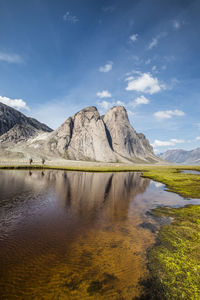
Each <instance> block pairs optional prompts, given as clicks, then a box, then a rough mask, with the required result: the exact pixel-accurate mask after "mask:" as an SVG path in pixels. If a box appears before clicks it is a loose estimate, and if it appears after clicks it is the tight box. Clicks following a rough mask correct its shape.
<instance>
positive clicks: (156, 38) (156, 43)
mask: <svg viewBox="0 0 200 300" xmlns="http://www.w3.org/2000/svg"><path fill="white" fill-rule="evenodd" d="M166 35H167V33H166V32H162V33H161V34H159V35H157V36H156V37H154V38H153V39H152V40H151V42H150V44H149V46H148V49H149V50H151V49H153V48H154V47H156V46H157V45H158V42H159V40H160V39H162V38H164V37H165V36H166Z"/></svg>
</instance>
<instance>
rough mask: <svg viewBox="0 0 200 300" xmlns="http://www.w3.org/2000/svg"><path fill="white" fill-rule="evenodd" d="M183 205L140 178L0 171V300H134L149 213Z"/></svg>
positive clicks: (150, 230) (142, 273) (143, 270)
mask: <svg viewBox="0 0 200 300" xmlns="http://www.w3.org/2000/svg"><path fill="white" fill-rule="evenodd" d="M193 202H194V203H195V200H193ZM187 203H188V202H187ZM190 203H191V202H190ZM184 204H186V200H183V199H182V198H181V197H180V196H178V195H176V194H172V193H168V192H166V191H164V188H163V185H162V184H160V183H154V182H151V181H150V180H148V179H144V178H141V177H140V174H139V173H114V174H112V173H83V172H64V171H48V170H45V171H43V172H42V171H31V172H28V171H0V299H134V298H136V297H139V296H140V295H141V294H142V293H143V287H142V285H141V284H140V282H141V281H143V280H145V279H147V278H148V275H149V274H148V270H147V267H146V263H147V261H146V250H147V249H148V247H150V246H151V245H152V244H153V243H154V241H155V234H156V230H157V227H156V226H157V224H156V222H155V220H153V219H152V218H151V216H149V215H148V214H147V212H148V211H149V210H150V209H152V208H154V207H156V206H157V205H171V206H181V205H184Z"/></svg>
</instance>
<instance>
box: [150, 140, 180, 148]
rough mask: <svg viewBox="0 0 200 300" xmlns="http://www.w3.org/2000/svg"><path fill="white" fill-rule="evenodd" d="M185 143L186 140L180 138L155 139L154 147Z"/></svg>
mask: <svg viewBox="0 0 200 300" xmlns="http://www.w3.org/2000/svg"><path fill="white" fill-rule="evenodd" d="M182 143H185V141H184V140H181V139H180V140H179V139H170V140H169V141H160V140H155V141H154V142H153V144H152V146H153V147H167V146H175V145H176V144H182Z"/></svg>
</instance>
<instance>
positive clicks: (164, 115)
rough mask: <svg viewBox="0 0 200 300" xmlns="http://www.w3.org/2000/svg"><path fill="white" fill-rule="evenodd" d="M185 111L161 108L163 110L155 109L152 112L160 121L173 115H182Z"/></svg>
mask: <svg viewBox="0 0 200 300" xmlns="http://www.w3.org/2000/svg"><path fill="white" fill-rule="evenodd" d="M184 115H185V113H184V112H183V111H181V110H178V109H175V110H163V111H157V112H155V113H154V116H155V118H156V119H158V120H159V121H162V120H164V119H171V118H172V117H173V116H178V117H181V116H184Z"/></svg>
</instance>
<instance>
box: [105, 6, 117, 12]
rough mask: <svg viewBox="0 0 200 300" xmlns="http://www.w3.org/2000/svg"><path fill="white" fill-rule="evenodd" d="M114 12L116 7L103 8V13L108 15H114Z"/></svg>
mask: <svg viewBox="0 0 200 300" xmlns="http://www.w3.org/2000/svg"><path fill="white" fill-rule="evenodd" d="M114 10H115V6H114V5H110V6H103V7H102V11H104V12H106V13H112V12H113V11H114Z"/></svg>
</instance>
